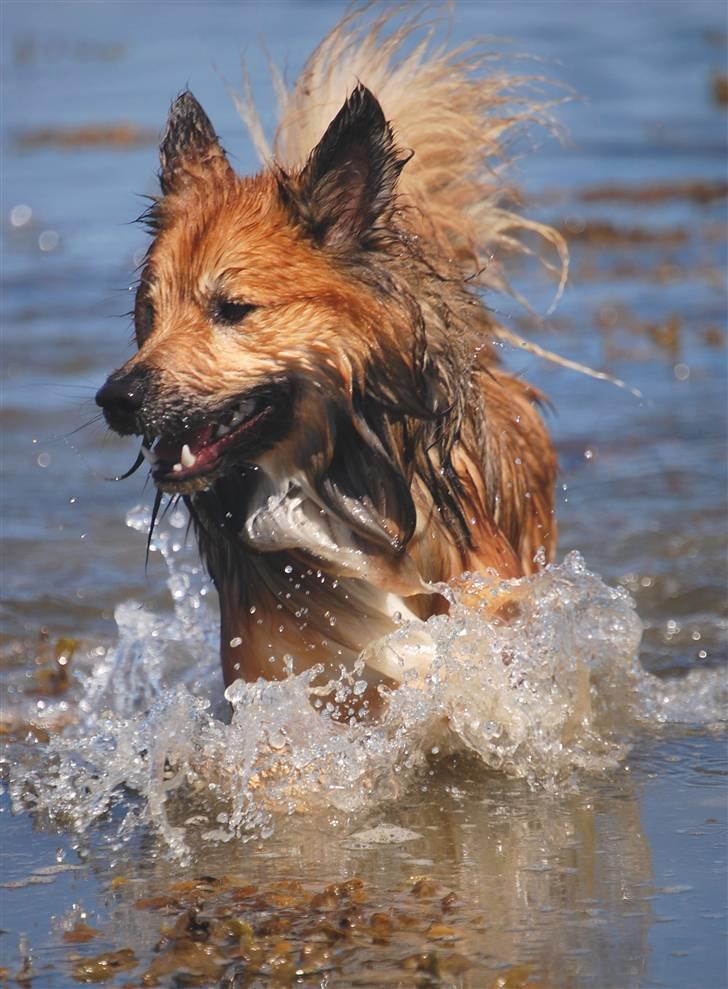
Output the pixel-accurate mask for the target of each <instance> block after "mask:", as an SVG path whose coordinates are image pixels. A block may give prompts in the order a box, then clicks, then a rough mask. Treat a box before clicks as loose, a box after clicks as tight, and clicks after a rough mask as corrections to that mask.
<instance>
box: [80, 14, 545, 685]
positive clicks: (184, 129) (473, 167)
mask: <svg viewBox="0 0 728 989" xmlns="http://www.w3.org/2000/svg"><path fill="white" fill-rule="evenodd" d="M416 27H417V25H416V24H415V23H408V24H405V25H404V26H403V27H401V28H400V29H399V30H398V31H397V30H394V31H390V32H389V33H387V29H388V23H387V18H383V19H381V20H380V22H378V23H377V24H375V25H374V27H373V28H369V29H365V28H363V27H362V26H361V24H360V23H359V22H358V21H357V19H356V18H353V19H351V18H349V19H347V20H345V21H344V22H343V23H342V24H341V25H339V27H338V28H337V29H335V31H334V32H333V33H332V35H330V36H329V38H328V39H326V41H325V42H324V43H323V44H322V46H321V47H320V48H319V49H318V50H317V52H316V53H314V55H313V56H312V58H311V60H310V61H309V63H308V65H307V67H306V69H305V70H304V74H303V76H302V78H301V80H300V81H299V83H298V84H297V86H296V87H295V88H294V90H293V91H292V92H291V93H284V94H282V102H283V107H282V123H281V129H280V131H279V134H278V138H277V142H276V157H275V159H273V158H270V159H268V160H267V162H266V164H265V166H264V168H263V170H262V171H261V172H260V173H259V174H257V175H255V176H253V177H251V178H241V177H239V176H237V175H236V174H235V173H234V172H233V170H232V168H231V167H230V165H229V163H228V161H227V159H226V157H225V154H224V152H223V150H222V148H221V147H220V144H219V142H218V140H217V138H216V136H215V134H214V131H213V129H212V126H211V124H210V122H209V120H208V119H207V117H206V115H205V113H204V111H203V110H202V108H201V107H200V106H199V104H197V102H196V101H195V100H194V97H192V96H191V94H189V93H184V94H182V96H181V97H179V98H178V99H177V101H175V103H174V104H173V107H172V110H171V112H170V118H169V120H168V123H167V128H166V131H165V135H164V138H163V141H162V146H161V153H160V154H161V173H160V180H161V189H162V196H161V197H160V198H159V200H158V201H156V202H155V203H154V205H153V208H152V209H151V210H150V212H149V214H148V216H147V222H148V223H149V225H150V227H151V230H152V233H153V235H154V240H153V242H152V244H151V246H150V249H149V252H148V256H147V259H146V263H145V266H144V271H143V274H142V277H141V283H140V287H139V291H138V295H137V303H136V326H137V340H138V344H139V349H138V352H137V353H136V354H135V355H134V357H132V358H131V360H130V361H128V362H127V364H125V365H124V367H123V368H121V369H119V371H117V372H115V373H114V374H113V375H112V376H111V377H110V379H109V382H107V385H106V386H105V388H106V389H107V391H106V392H104V389H102V391H101V392H100V393H99V402H100V404H101V405H102V406H103V407H104V410H105V412H106V415H107V419H108V420H109V423H110V425H111V426H112V428H115V429H116V430H117V431H119V432H127V433H138V434H139V435H141V436H143V437H145V438H146V440H147V441H148V442H151V441H152V440H153V438H154V437H165V436H172V437H179V438H180V441H182V440H184V437H185V436H186V435H188V434H189V435H190V436H194V435H196V434H195V430H197V429H200V428H203V426H201V425H200V424H204V423H206V422H207V421H208V420H209V421H215V420H216V419H218V418H219V416H220V415H221V413H222V411H223V410H225V409H227V408H230V407H231V405H232V404H234V403H235V402H236V401H238V400H239V399H240V398H241V397H245V396H251V395H252V396H254V397H256V401H257V402H258V405H257V406H255V407H256V409H259V410H260V411H258V412H256V415H258V417H259V419H258V420H256V422H255V423H253V424H252V425H251V427H250V429H249V430H248V431H247V432H246V433H245V435H244V438H243V441H242V442H241V444H240V446H239V447H238V448H236V449H235V450H232V451H231V453H230V455H229V456H228V457H227V458H226V459H225V460H224V463H221V464H219V465H218V466H217V467H216V470H215V471H213V472H212V473H211V474H210V475H208V476H205V477H203V478H197V479H195V478H192V479H189V480H186V481H180V482H179V483H178V484H177V485H176V486H175V482H174V479H173V478H172V479H171V480H170V479H169V478H167V479H166V480H162V481H159V480H158V483H159V484H160V486H161V487H162V488H163V489H164V490H166V491H169V492H171V493H175V492H178V493H180V494H182V495H184V497H185V501H186V503H187V505H188V508H189V510H190V514H191V517H192V521H193V524H194V529H195V532H196V535H197V539H198V542H199V547H200V551H201V554H202V556H203V558H204V560H205V562H206V565H207V567H208V568H209V571H210V573H211V575H212V578H213V580H214V582H215V585H216V587H217V590H218V593H219V598H220V609H221V652H222V661H223V670H224V676H225V681H226V683H230V682H231V681H232V680H234V679H235V678H236V677H239V676H240V677H243V678H245V679H247V680H252V679H255V678H256V677H258V676H264V677H269V678H270V677H276V676H281V675H284V673H285V669H286V664H287V663H289V662H290V661H289V660H288V658H287V657H291V658H292V662H293V666H294V668H295V669H302V668H305V667H308V666H311V665H312V664H314V663H323V664H324V666H325V669H326V671H327V672H334V671H336V670H337V669H338V665H339V664H340V663H344V664H346V665H351V663H352V662H353V661H354V659H355V658H356V656H357V655H358V654H359V653H360V652H361V651H362V650H363V649H364V648H365V647H366V646H367V645H368V644H369V643H370V642H371V641H372V640H374V639H376V638H378V637H379V636H382V635H385V634H386V633H387V632H389V631H390V630H391V629H392V628H393V627H394V624H395V622H396V621H397V613H399V614H401V615H402V616H403V617H417V618H426V617H427V616H429V615H430V614H432V613H435V612H439V611H444V610H446V608H447V604H446V602H445V599H444V598H443V597H442V596H441V595H439V594H438V593H436V592H434V591H433V589H432V588H431V587H429V586H428V585H429V584H430V583H431V582H438V581H448V580H450V579H452V578H453V577H456V576H457V575H459V574H461V573H462V572H463V571H467V570H478V571H484V570H493V571H495V572H496V573H497V574H498V575H500V576H501V577H504V578H510V577H517V576H520V575H523V574H526V573H530V572H532V571H533V570H534V568H535V566H536V564H535V563H534V557H535V556H536V555H537V552H538V551H539V549H540V548H541V547H543V549H544V552H545V556H546V558H550V557H551V555H552V553H553V549H554V545H555V537H556V526H555V522H554V516H553V490H554V480H555V471H556V460H555V456H554V452H553V448H552V446H551V443H550V440H549V437H548V434H547V431H546V429H545V427H544V425H543V422H542V420H541V417H540V415H539V413H538V410H537V405H538V403H539V395H538V393H537V392H536V391H535V390H534V389H532V388H530V387H529V386H528V385H527V384H526V383H525V382H523V381H521V380H520V379H518V378H515V377H513V376H512V375H509V374H508V373H506V372H505V371H504V370H503V369H502V368H501V367H499V364H498V361H497V359H496V354H495V350H494V347H493V341H494V339H495V338H496V336H497V334H498V329H499V328H498V326H497V325H496V323H495V321H494V319H493V317H492V314H491V313H490V312H489V310H488V309H487V307H486V305H485V304H484V303H483V301H482V298H481V291H480V290H481V289H482V287H483V286H484V285H485V286H486V287H487V285H491V286H493V285H495V286H496V287H499V288H502V287H503V285H504V284H505V274H504V267H503V264H502V261H503V260H504V259H505V258H506V256H507V254H508V252H509V251H512V250H514V249H517V247H518V240H517V234H518V233H519V231H522V230H524V229H532V228H534V227H535V226H536V225H535V224H531V223H529V221H527V220H520V219H519V218H517V217H516V216H514V215H513V214H511V213H508V212H507V211H506V210H504V209H503V207H502V205H501V200H502V197H503V194H504V185H503V181H502V179H501V178H500V177H499V174H498V173H499V171H500V170H501V169H502V167H503V161H504V156H503V152H502V145H503V135H504V134H505V133H506V132H507V131H508V130H509V129H511V128H512V127H513V126H514V125H516V124H519V123H522V122H523V121H524V120H526V119H529V118H531V117H532V116H533V115H534V113H535V111H534V109H533V107H532V106H531V105H530V104H529V105H525V104H524V105H522V106H521V108H520V110H518V109H517V110H516V111H514V110H513V105H512V90H513V85H514V81H513V80H505V79H499V78H494V77H492V76H491V77H487V78H485V79H483V77H482V74H481V70H482V62H483V58H482V56H478V55H477V53H476V52H469V53H467V52H456V53H448V52H444V51H442V50H440V51H435V52H434V53H432V52H430V53H429V54H428V53H427V50H426V47H424V46H423V45H421V46H419V47H418V48H416V49H415V50H414V52H413V54H411V55H410V56H408V57H407V58H402V57H401V56H399V54H398V53H399V51H400V49H401V46H402V44H403V43H404V42H405V40H406V39H407V38H408V37H409V36H410V35H411V33H412V32H413V31H414V30H415V29H416ZM345 70H346V71H345ZM357 78H360V79H361V80H362V82H361V83H359V84H357V83H356V79H357ZM509 98H510V100H509ZM342 102H343V105H342ZM507 102H509V103H510V105H509V109H508V111H507V112H506V111H505V110H503V107H504V105H505V104H506V103H507ZM246 112H247V116H248V122H249V124H250V125H251V127H252V129H253V132H254V133H257V134H260V130H259V129H256V124H255V120H254V118H253V116H252V112H251V111H250V108H249V107H247V108H246ZM324 118H325V119H324ZM322 135H323V136H322ZM258 144H259V147H260V150H261V152H262V154H264V155H266V154H267V148H266V147H265V146H264V145H263V142H262V139H259V141H258ZM410 158H411V160H410ZM540 232H541V233H543V234H544V236H545V237H547V238H551V240H552V242H553V243H554V244H555V245H556V246H557V248H559V249H561V247H562V245H561V244H560V242H559V241H558V238H557V237H556V235H554V234H552V233H551V232H550V231H548V230H547V229H543V228H541V230H540ZM492 252H495V253H496V255H497V258H498V260H497V262H493V263H492V264H488V263H487V258H488V257H489V255H490V254H491V253H492ZM221 300H222V301H221ZM229 300H234V301H235V304H236V305H237V306H238V307H240V306H245V307H248V306H249V307H252V308H250V309H249V311H247V308H246V310H245V315H244V317H243V318H241V319H240V321H239V322H238V323H236V324H235V325H228V324H226V323H224V322H223V323H221V316H220V314H221V313H225V312H226V311H227V310H226V309H225V306H226V305H227V306H229ZM242 311H243V309H241V308H238V309H237V310H235V312H242ZM125 388H126V389H127V391H128V393H129V394H131V391H129V389H133V390H134V394H135V396H137V397H136V398H135V407H134V408H133V409H132V408H131V406H130V405H129V404H128V403H127V405H126V406H124V405H123V396H122V400H120V399H119V398H118V395H119V393H120V390H123V389H125ZM102 393H103V394H102ZM136 406H138V407H136ZM169 442H170V443H171V441H169ZM398 672H399V671H398V669H397V667H396V664H389V665H388V664H387V663H386V662H383V663H382V665H381V666H380V667H379V668H377V669H373V670H370V674H369V675H370V678H371V679H372V680H373V681H375V682H376V681H379V680H385V681H390V682H395V681H396V680H397V679H398Z"/></svg>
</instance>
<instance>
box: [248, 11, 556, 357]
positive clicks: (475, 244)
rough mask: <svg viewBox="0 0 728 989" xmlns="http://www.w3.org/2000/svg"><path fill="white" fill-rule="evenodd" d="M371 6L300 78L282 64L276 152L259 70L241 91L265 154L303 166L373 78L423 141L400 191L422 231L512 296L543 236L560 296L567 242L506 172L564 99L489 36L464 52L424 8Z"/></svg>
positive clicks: (466, 268) (398, 117)
mask: <svg viewBox="0 0 728 989" xmlns="http://www.w3.org/2000/svg"><path fill="white" fill-rule="evenodd" d="M370 6H371V5H366V6H365V7H363V8H358V9H354V10H352V11H351V12H350V13H349V14H348V16H346V17H344V18H343V19H342V21H341V22H340V23H339V24H337V25H336V26H335V28H334V29H333V30H332V31H331V32H330V33H329V34H328V35H327V37H326V38H324V40H323V41H322V42H321V43H320V44H319V45H318V47H317V48H316V49H315V51H314V52H313V53H312V54H311V56H310V57H309V58H308V60H307V61H306V64H305V65H304V68H303V70H302V72H301V74H300V76H299V77H298V79H297V80H296V83H295V85H294V86H292V87H290V88H289V87H288V86H286V84H285V82H284V80H283V78H282V77H281V75H280V73H279V72H277V70H276V69H275V67H273V66H272V67H271V71H272V73H273V79H274V84H275V89H276V93H277V97H278V104H279V117H280V122H279V125H278V128H277V131H276V135H275V139H274V142H273V147H272V148H271V147H270V146H269V144H268V142H267V141H266V139H265V136H264V130H263V127H262V125H261V121H260V119H259V117H258V115H257V113H256V110H255V105H254V103H253V100H252V96H251V92H250V86H249V83H248V81H247V78H246V80H245V84H246V85H245V97H246V99H245V100H243V99H240V98H239V97H237V98H236V97H235V94H233V98H234V99H235V102H236V105H237V108H238V111H239V112H240V114H241V116H242V118H243V120H244V122H245V124H246V126H247V127H248V131H249V134H250V136H251V139H252V140H253V143H254V145H255V147H256V149H257V151H258V154H259V155H260V157H261V159H262V160H263V161H264V162H269V161H271V160H273V161H276V162H278V163H279V164H280V165H281V166H282V167H283V168H286V169H295V168H296V167H298V166H300V165H301V163H302V162H304V161H305V160H306V158H307V156H308V154H309V151H310V149H311V148H312V147H313V146H314V144H315V143H316V141H317V140H318V139H319V137H320V135H321V134H322V133H323V132H324V130H325V128H326V126H327V125H328V123H329V121H330V120H331V119H332V117H333V116H334V114H335V113H336V111H337V110H338V109H339V107H340V106H341V101H342V99H343V98H344V96H345V95H346V93H349V92H351V91H352V89H354V87H355V86H356V85H357V84H358V83H361V84H363V85H364V86H366V87H367V88H368V89H370V90H371V91H372V92H373V93H375V94H376V96H377V99H378V101H379V102H380V104H381V106H382V109H383V111H384V114H385V116H386V118H387V120H390V121H392V122H393V123H394V126H395V130H396V137H397V141H398V143H399V145H400V146H401V147H402V148H405V149H411V153H412V155H413V157H412V161H410V162H409V163H408V165H407V168H406V169H405V171H404V173H403V175H402V178H401V181H400V183H399V193H400V201H401V203H402V204H403V205H405V206H408V207H411V209H410V216H409V223H410V225H411V227H412V229H413V230H414V231H415V232H416V233H417V234H418V235H419V236H421V237H426V238H428V240H430V241H431V240H433V239H434V240H435V242H436V243H437V245H438V247H439V249H440V251H441V252H442V253H444V254H445V255H447V256H448V257H449V258H450V259H451V260H452V261H453V262H454V263H455V264H456V265H457V267H458V269H459V274H460V275H461V276H463V277H468V278H471V279H472V280H473V281H474V282H477V283H478V284H480V285H482V286H483V287H485V288H489V289H493V290H497V291H505V292H512V290H511V288H510V285H509V281H508V278H507V275H506V270H505V263H506V259H507V257H508V256H509V255H511V254H513V253H531V249H530V248H529V247H528V246H527V245H526V243H525V242H524V241H523V240H522V239H521V238H522V236H523V234H525V233H534V234H536V235H538V236H539V237H541V238H542V239H543V240H544V242H545V243H547V244H548V245H550V246H551V247H552V248H553V249H554V250H555V252H556V255H557V259H558V262H557V264H556V265H553V264H552V263H551V262H549V261H548V260H547V259H546V258H542V260H543V262H544V264H546V265H547V267H549V268H550V269H551V270H553V271H554V272H555V273H556V274H557V275H558V282H559V284H558V292H557V297H558V295H559V294H560V293H561V291H562V290H563V286H564V284H565V282H566V277H567V273H568V249H567V247H566V243H565V241H564V239H563V237H562V236H561V234H559V232H558V231H556V230H554V229H553V228H552V227H549V226H547V225H546V224H542V223H538V222H536V221H532V220H529V219H528V218H526V217H524V216H522V215H520V214H519V213H516V212H514V211H513V210H512V209H509V208H507V206H506V204H508V203H510V202H511V201H512V200H513V198H514V195H515V194H514V189H513V187H512V185H511V184H510V183H509V182H508V180H507V177H506V176H507V173H508V168H509V166H510V164H511V156H510V152H509V146H512V144H513V142H514V140H515V139H516V137H518V136H519V135H523V133H524V132H525V131H527V130H528V129H529V128H530V127H532V126H533V125H539V126H545V127H548V128H552V127H553V122H552V119H551V117H550V114H549V111H550V109H551V108H552V106H553V105H554V102H559V100H558V99H557V100H554V99H549V98H546V97H544V96H543V95H542V93H541V92H540V85H541V83H542V80H541V79H539V78H534V77H532V76H525V75H524V76H518V77H515V76H512V75H508V74H507V73H505V72H503V71H502V69H501V68H500V63H501V59H500V57H499V56H498V55H497V54H494V53H493V52H492V51H490V50H488V49H487V48H486V47H485V45H484V44H482V43H478V42H473V43H470V44H466V45H463V46H461V47H459V48H456V49H453V50H448V49H447V47H446V45H444V44H438V43H437V36H438V33H439V28H440V24H439V23H438V21H437V19H436V20H434V21H427V20H426V19H425V18H424V17H423V13H422V9H421V8H420V10H419V11H418V12H417V13H415V14H411V13H410V11H411V8H410V7H409V6H408V5H405V4H393V5H388V9H387V10H386V11H384V12H383V13H381V14H380V15H379V16H378V17H376V18H374V19H373V21H372V18H371V16H370ZM519 301H521V302H522V303H524V304H525V300H524V299H522V298H520V297H519ZM499 329H500V328H499V327H496V331H498V330H499ZM509 340H511V341H512V335H509Z"/></svg>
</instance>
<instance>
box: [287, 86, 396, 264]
mask: <svg viewBox="0 0 728 989" xmlns="http://www.w3.org/2000/svg"><path fill="white" fill-rule="evenodd" d="M410 157H411V155H405V156H402V155H401V154H400V152H399V151H398V149H397V148H396V146H395V143H394V136H393V134H392V128H391V127H390V126H389V124H388V123H387V121H386V120H385V117H384V113H383V112H382V108H381V106H380V105H379V102H378V101H377V100H376V99H375V97H374V96H373V95H372V93H371V92H370V91H369V90H368V89H367V88H366V87H365V86H362V85H359V86H357V87H356V89H355V90H354V92H353V93H352V94H351V96H350V97H349V99H348V100H347V101H346V103H345V104H344V105H343V107H342V108H341V110H339V112H338V113H337V115H336V116H335V117H334V119H333V120H332V122H331V123H330V124H329V127H328V129H327V131H326V133H325V134H324V136H323V137H322V138H321V141H320V142H319V143H318V145H317V146H316V147H315V148H314V150H313V151H312V152H311V154H310V156H309V159H308V161H307V162H306V164H305V165H304V167H303V170H302V172H301V174H300V176H299V180H298V189H297V191H296V194H295V200H296V201H297V202H296V205H297V206H298V208H299V212H300V213H301V215H302V219H303V220H304V221H305V222H306V224H307V225H308V226H309V228H310V230H311V232H312V233H313V235H314V236H315V237H316V239H317V240H319V241H320V242H322V243H325V244H328V245H335V246H342V245H345V244H347V243H356V242H359V241H361V240H362V239H363V238H364V237H365V236H366V234H367V233H368V232H369V231H370V230H371V229H372V227H374V225H375V224H376V222H377V220H378V219H379V218H380V217H381V216H382V214H383V213H384V212H385V210H386V209H387V208H388V207H389V206H391V205H392V203H393V200H394V191H395V186H396V184H397V178H398V176H399V173H400V172H401V171H402V168H403V166H404V165H405V163H406V162H407V161H408V160H409V158H410Z"/></svg>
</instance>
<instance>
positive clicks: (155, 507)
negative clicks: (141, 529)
mask: <svg viewBox="0 0 728 989" xmlns="http://www.w3.org/2000/svg"><path fill="white" fill-rule="evenodd" d="M162 498H163V495H162V492H161V491H160V490H159V488H157V491H156V494H155V495H154V504H153V505H152V518H151V521H150V522H149V533H148V535H147V555H146V557H145V559H144V572H145V573H146V571H147V569H148V568H149V553H150V552H151V548H152V535H153V534H154V526H155V524H156V521H157V516H158V515H159V506H160V505H161V504H162Z"/></svg>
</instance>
